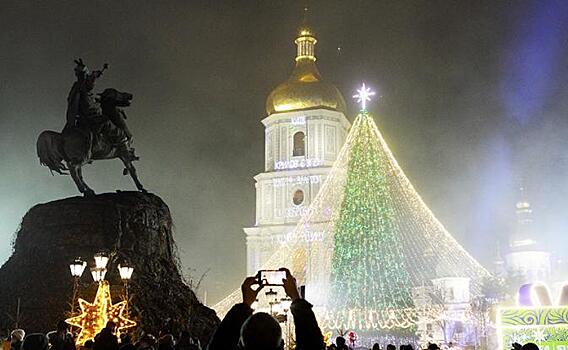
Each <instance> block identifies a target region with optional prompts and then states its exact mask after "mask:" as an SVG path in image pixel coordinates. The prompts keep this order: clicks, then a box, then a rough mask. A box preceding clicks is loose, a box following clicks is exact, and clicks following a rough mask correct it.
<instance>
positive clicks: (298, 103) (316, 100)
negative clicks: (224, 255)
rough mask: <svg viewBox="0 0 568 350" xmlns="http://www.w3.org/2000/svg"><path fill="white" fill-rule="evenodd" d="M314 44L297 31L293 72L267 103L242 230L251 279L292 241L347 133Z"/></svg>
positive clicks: (315, 236)
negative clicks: (259, 160)
mask: <svg viewBox="0 0 568 350" xmlns="http://www.w3.org/2000/svg"><path fill="white" fill-rule="evenodd" d="M316 43H317V39H316V37H315V35H314V33H313V32H312V30H311V29H310V28H308V27H306V26H303V27H301V28H300V29H299V31H298V36H297V38H296V40H295V44H296V46H297V52H296V59H295V60H296V64H295V67H294V70H293V71H292V74H291V75H290V77H289V78H288V80H286V81H285V82H283V83H281V84H280V85H278V86H277V87H276V88H275V89H274V90H273V91H272V92H271V93H270V95H269V96H268V99H267V101H266V112H267V117H266V118H264V119H263V120H262V124H263V125H264V128H265V148H264V153H265V164H264V172H262V173H260V174H258V175H256V176H255V178H254V179H255V188H256V220H255V224H254V226H252V227H247V228H244V231H245V234H246V245H247V272H248V273H249V274H254V273H255V272H256V271H257V270H259V269H260V268H261V267H262V266H263V264H264V263H265V262H266V260H267V259H268V258H269V257H270V256H271V255H272V254H273V253H274V251H276V250H277V249H278V248H279V247H280V246H281V245H282V244H286V243H287V241H288V240H289V239H290V233H291V232H292V231H293V230H294V228H295V226H296V224H297V222H298V221H299V219H300V217H301V216H302V215H303V214H304V213H305V212H306V211H307V209H308V207H309V205H310V203H311V202H312V201H313V200H314V198H315V197H316V195H317V193H318V192H319V190H320V188H321V186H322V185H323V183H324V181H325V179H326V177H327V175H328V173H329V171H330V170H331V167H332V165H333V163H334V161H335V160H336V158H337V155H338V153H339V151H340V150H341V147H342V145H343V143H344V141H345V138H346V136H347V134H348V131H349V127H350V123H349V121H348V120H347V118H346V116H345V110H346V108H345V100H344V98H343V96H342V95H341V93H340V92H339V90H338V89H337V88H336V87H335V86H333V85H332V84H329V83H327V82H325V81H323V80H322V78H321V75H320V73H319V71H318V69H317V66H316V56H315V45H316ZM322 235H323V233H318V232H311V233H310V234H309V235H307V236H306V237H304V239H305V240H306V241H308V242H309V241H318V240H321V239H322Z"/></svg>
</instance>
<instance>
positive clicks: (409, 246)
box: [214, 93, 490, 330]
mask: <svg viewBox="0 0 568 350" xmlns="http://www.w3.org/2000/svg"><path fill="white" fill-rule="evenodd" d="M366 96H368V94H367V93H365V96H363V97H366ZM314 231H317V232H323V233H324V234H323V240H321V241H312V242H306V241H305V240H302V239H300V237H305V236H306V232H314ZM286 243H287V244H285V245H283V246H282V247H280V249H279V250H278V251H277V252H276V253H274V255H273V256H272V257H271V258H270V259H269V260H268V262H267V263H266V264H265V265H264V266H263V269H275V268H279V267H282V266H286V267H288V268H290V270H291V271H292V274H293V275H294V276H295V277H296V279H297V280H298V284H299V285H306V293H307V299H308V300H309V301H310V302H311V303H312V304H314V305H315V308H314V310H315V311H316V315H317V317H318V321H319V322H320V325H321V326H322V328H324V329H340V328H341V329H354V330H372V329H394V328H409V327H412V326H414V325H415V324H416V323H417V322H418V320H420V321H424V319H430V320H436V319H439V318H440V317H443V315H442V314H443V308H442V307H441V306H436V305H431V306H427V307H416V306H415V305H414V303H413V300H412V297H411V292H412V289H413V288H415V287H420V286H424V285H431V284H432V279H435V278H440V277H467V278H469V279H470V283H471V290H472V292H473V294H478V293H479V292H480V291H481V284H482V280H483V279H484V278H485V277H488V276H490V274H489V273H488V272H487V270H486V269H485V268H483V267H482V266H481V265H480V264H479V263H478V262H477V261H476V260H475V259H474V258H473V257H472V256H471V255H469V254H468V253H467V252H466V251H465V250H464V249H463V247H461V245H460V244H459V243H458V242H457V241H456V240H455V239H454V238H453V237H452V236H451V235H450V234H449V233H448V232H447V231H446V229H445V228H444V226H443V225H442V224H441V223H440V222H439V221H438V220H437V219H436V217H435V216H434V214H433V213H432V212H431V211H430V209H429V208H428V207H427V206H426V204H425V203H424V202H423V200H422V198H421V197H420V195H419V194H418V193H417V192H416V190H415V189H414V187H413V186H412V184H411V183H410V181H409V180H408V178H407V177H406V175H405V174H404V172H403V171H402V169H401V168H400V166H399V165H398V163H397V162H396V160H395V158H394V156H393V155H392V153H391V151H390V150H389V148H388V146H387V144H386V142H385V140H384V139H383V137H382V135H381V133H380V131H379V130H378V128H377V126H376V124H375V122H374V121H373V119H372V117H371V116H370V115H369V114H368V113H367V112H366V110H362V111H361V112H360V113H359V115H358V116H357V118H356V119H355V121H354V123H353V126H352V128H351V130H350V132H349V135H348V136H347V140H346V142H345V144H344V146H343V148H342V149H341V151H340V153H339V155H338V158H337V160H336V162H335V164H334V166H333V168H332V170H331V171H330V173H329V175H328V177H327V179H326V181H325V182H324V184H323V185H322V188H321V189H320V191H319V193H318V195H317V196H316V198H315V199H314V201H313V202H312V204H311V205H310V207H309V209H308V211H307V213H306V214H305V215H304V216H303V217H302V219H301V220H300V221H299V223H298V224H297V226H296V228H295V230H294V231H293V232H292V234H291V238H290V240H289V241H287V242H286ZM240 298H241V295H240V291H239V290H235V291H234V292H233V293H232V294H231V295H229V296H228V297H227V298H225V299H224V300H222V301H221V302H220V303H218V304H217V305H216V306H215V307H214V309H215V310H216V311H217V312H218V313H220V314H221V315H224V314H225V313H226V312H227V311H228V310H229V309H230V307H231V306H232V305H233V304H234V303H237V302H239V301H240Z"/></svg>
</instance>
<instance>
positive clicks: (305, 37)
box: [294, 5, 318, 61]
mask: <svg viewBox="0 0 568 350" xmlns="http://www.w3.org/2000/svg"><path fill="white" fill-rule="evenodd" d="M308 10H309V9H308V6H307V5H306V7H304V20H303V23H302V25H301V26H300V29H299V33H298V37H297V38H296V40H295V41H294V42H295V43H296V46H297V47H298V48H297V53H296V61H300V60H302V59H308V60H311V61H315V60H316V52H315V46H316V43H317V42H318V41H317V39H316V37H315V36H314V33H313V31H312V30H311V29H310V27H309V26H308Z"/></svg>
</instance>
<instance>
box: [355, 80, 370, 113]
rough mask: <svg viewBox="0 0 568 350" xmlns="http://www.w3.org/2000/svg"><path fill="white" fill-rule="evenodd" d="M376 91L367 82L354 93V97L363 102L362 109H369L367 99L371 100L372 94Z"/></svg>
mask: <svg viewBox="0 0 568 350" xmlns="http://www.w3.org/2000/svg"><path fill="white" fill-rule="evenodd" d="M374 95H375V92H374V91H372V90H371V88H368V87H366V86H365V83H363V84H362V85H361V88H360V89H359V90H357V94H356V95H353V98H356V99H357V103H361V110H362V111H364V110H366V109H367V101H371V96H374Z"/></svg>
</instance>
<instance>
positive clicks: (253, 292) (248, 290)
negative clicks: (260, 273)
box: [241, 277, 262, 306]
mask: <svg viewBox="0 0 568 350" xmlns="http://www.w3.org/2000/svg"><path fill="white" fill-rule="evenodd" d="M254 285H258V283H257V280H256V277H247V278H245V280H244V281H243V284H242V285H241V292H242V293H243V303H244V304H246V305H248V306H251V305H252V303H254V301H255V300H256V296H257V295H258V293H259V292H260V290H261V289H262V285H259V286H258V288H256V289H253V288H252V286H254Z"/></svg>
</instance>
